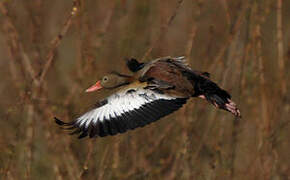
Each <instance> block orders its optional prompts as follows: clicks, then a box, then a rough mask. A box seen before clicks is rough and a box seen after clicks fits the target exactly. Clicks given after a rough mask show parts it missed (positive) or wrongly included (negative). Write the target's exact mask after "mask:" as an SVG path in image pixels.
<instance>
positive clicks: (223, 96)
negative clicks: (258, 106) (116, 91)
mask: <svg viewBox="0 0 290 180" xmlns="http://www.w3.org/2000/svg"><path fill="white" fill-rule="evenodd" d="M195 90H196V94H195V95H196V96H197V97H200V98H202V99H206V100H207V101H208V102H210V103H211V104H213V105H214V106H215V107H217V108H220V109H223V110H226V111H229V112H231V113H232V114H233V115H235V116H237V117H241V113H240V110H239V109H238V108H237V105H236V104H235V103H234V102H233V101H232V100H231V95H230V94H229V93H228V92H227V91H225V90H223V89H221V88H220V87H219V86H218V85H217V84H216V83H214V82H212V81H211V80H209V79H207V78H202V80H201V81H198V82H197V83H196V84H195Z"/></svg>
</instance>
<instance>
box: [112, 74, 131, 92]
mask: <svg viewBox="0 0 290 180" xmlns="http://www.w3.org/2000/svg"><path fill="white" fill-rule="evenodd" d="M114 74H116V75H117V77H118V78H117V82H116V86H114V87H112V88H118V87H121V86H125V85H128V84H130V83H131V82H132V79H133V78H132V76H129V75H124V74H120V73H118V72H114Z"/></svg>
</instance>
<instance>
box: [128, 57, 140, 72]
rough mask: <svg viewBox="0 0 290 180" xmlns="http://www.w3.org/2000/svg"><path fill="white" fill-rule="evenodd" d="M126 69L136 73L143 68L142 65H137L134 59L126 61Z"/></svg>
mask: <svg viewBox="0 0 290 180" xmlns="http://www.w3.org/2000/svg"><path fill="white" fill-rule="evenodd" d="M126 64H127V67H128V68H129V70H130V71H132V72H137V71H139V70H140V69H142V68H143V67H144V63H139V62H138V60H137V59H135V58H128V59H126Z"/></svg>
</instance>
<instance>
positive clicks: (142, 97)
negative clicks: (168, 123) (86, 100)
mask: <svg viewBox="0 0 290 180" xmlns="http://www.w3.org/2000/svg"><path fill="white" fill-rule="evenodd" d="M186 100H187V98H180V97H173V96H169V95H166V94H159V93H156V92H154V91H152V90H149V89H130V90H128V89H127V90H126V91H119V92H117V93H115V94H113V95H111V96H109V97H108V98H107V99H105V100H104V101H101V105H100V106H99V107H97V108H95V109H92V110H91V111H89V112H87V113H85V114H83V115H82V116H80V117H79V118H77V119H76V120H75V121H72V122H69V123H65V122H62V121H61V120H59V119H57V118H55V120H56V123H58V124H59V125H61V126H66V128H65V129H75V131H73V132H72V133H71V134H80V135H79V138H83V137H86V136H88V135H89V136H90V137H95V136H101V137H103V136H107V135H115V134H117V133H123V132H126V131H127V130H129V129H135V128H137V127H143V126H145V125H146V124H149V123H152V122H154V121H156V120H158V119H160V118H161V117H163V116H166V115H168V114H170V113H172V112H174V111H176V110H177V109H179V108H180V107H182V105H183V104H185V103H186Z"/></svg>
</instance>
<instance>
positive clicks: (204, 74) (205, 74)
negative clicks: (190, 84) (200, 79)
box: [201, 72, 210, 78]
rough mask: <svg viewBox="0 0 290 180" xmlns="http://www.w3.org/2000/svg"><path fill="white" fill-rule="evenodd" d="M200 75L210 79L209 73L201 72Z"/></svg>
mask: <svg viewBox="0 0 290 180" xmlns="http://www.w3.org/2000/svg"><path fill="white" fill-rule="evenodd" d="M201 75H203V76H206V77H208V78H210V73H209V72H203V73H201Z"/></svg>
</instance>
